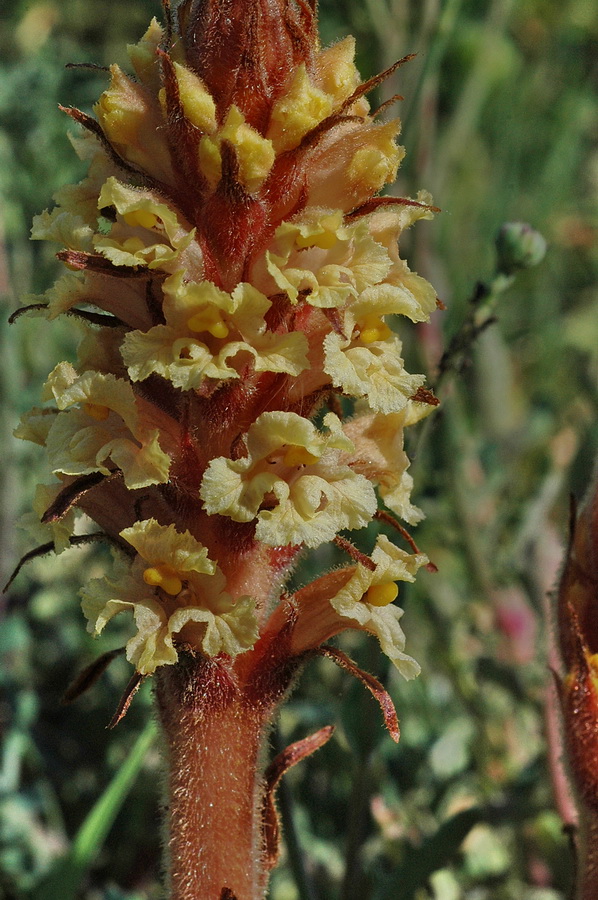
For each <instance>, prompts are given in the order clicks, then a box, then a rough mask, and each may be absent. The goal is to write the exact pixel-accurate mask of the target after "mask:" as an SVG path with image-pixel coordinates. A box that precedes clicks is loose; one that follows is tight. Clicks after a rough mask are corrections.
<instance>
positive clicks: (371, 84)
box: [341, 53, 417, 112]
mask: <svg viewBox="0 0 598 900" xmlns="http://www.w3.org/2000/svg"><path fill="white" fill-rule="evenodd" d="M415 56H417V54H416V53H408V54H407V56H403V57H402V59H398V60H397V61H396V62H395V63H393V64H392V66H389V67H388V69H384V71H383V72H380V73H379V74H378V75H373V76H372V77H371V78H368V80H367V81H364V82H363V83H362V84H360V85H359V86H358V87H356V88H355V90H354V91H353V93H352V94H351V96H350V97H347V99H346V100H345V102H344V103H343V105H342V106H341V112H345V110H347V109H349V108H350V107H351V106H352V105H353V104H354V103H355V101H356V100H359V98H360V97H363V95H364V94H369V92H370V91H373V90H374V88H377V87H378V85H380V84H382V82H383V81H386V79H387V78H390V76H391V75H393V74H394V73H395V72H396V70H397V69H400V68H401V66H404V65H405V63H408V62H409V61H410V60H412V59H413V58H414V57H415Z"/></svg>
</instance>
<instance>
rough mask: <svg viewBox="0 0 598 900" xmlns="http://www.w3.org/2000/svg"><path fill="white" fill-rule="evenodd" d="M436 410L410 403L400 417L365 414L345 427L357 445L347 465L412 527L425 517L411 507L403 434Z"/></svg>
mask: <svg viewBox="0 0 598 900" xmlns="http://www.w3.org/2000/svg"><path fill="white" fill-rule="evenodd" d="M433 409H434V406H432V405H430V404H427V403H418V402H414V401H412V400H409V401H408V402H407V405H406V406H405V408H404V409H403V410H402V411H401V412H400V413H391V414H390V415H382V414H380V413H371V411H368V412H362V413H361V415H358V416H356V417H355V418H354V419H352V420H351V421H350V422H348V423H347V424H346V425H345V426H344V431H345V434H346V435H347V436H348V437H350V438H351V440H352V441H353V443H354V445H355V450H354V452H353V453H351V454H348V455H347V458H346V459H345V460H344V461H345V462H347V464H348V465H350V466H351V468H352V469H353V471H355V472H359V473H360V474H361V475H364V476H365V477H366V478H368V479H369V480H370V481H372V482H373V483H374V484H377V485H378V489H379V492H380V496H381V497H382V499H383V500H384V503H385V504H386V506H387V507H388V508H389V509H391V510H392V511H393V512H394V513H396V515H398V516H399V517H400V518H401V519H404V520H405V521H406V522H409V524H410V525H415V524H417V523H418V522H420V521H421V519H422V518H423V513H422V511H421V510H420V509H418V507H417V506H414V505H413V504H412V503H411V488H412V486H413V479H412V478H411V475H409V473H408V471H407V469H408V468H409V457H408V456H407V454H406V453H405V451H404V449H403V432H404V429H405V428H406V427H407V426H408V425H412V424H414V423H415V422H417V421H419V420H420V419H422V418H424V417H425V416H427V415H429V413H431V412H432V410H433Z"/></svg>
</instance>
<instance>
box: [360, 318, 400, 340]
mask: <svg viewBox="0 0 598 900" xmlns="http://www.w3.org/2000/svg"><path fill="white" fill-rule="evenodd" d="M357 324H358V327H359V340H360V341H361V343H362V344H373V343H374V341H385V340H386V338H387V337H389V336H390V335H391V334H392V332H391V330H390V328H389V327H388V325H387V324H386V322H384V321H383V320H382V319H381V318H380V316H376V315H369V316H366V317H365V318H364V319H362V320H361V321H360V322H358V323H357Z"/></svg>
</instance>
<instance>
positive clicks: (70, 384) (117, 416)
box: [18, 363, 170, 488]
mask: <svg viewBox="0 0 598 900" xmlns="http://www.w3.org/2000/svg"><path fill="white" fill-rule="evenodd" d="M46 390H47V395H48V396H49V395H52V394H53V395H54V398H55V400H56V403H57V405H58V408H59V410H60V411H59V412H58V413H53V414H52V411H47V412H46V414H44V412H42V414H41V415H40V411H39V410H35V411H32V412H33V415H32V416H31V415H29V416H27V417H25V418H24V420H23V426H22V428H21V429H20V430H19V432H18V436H19V437H23V438H25V439H27V440H36V437H35V433H36V428H39V426H38V423H40V425H43V424H45V423H46V422H47V423H48V425H49V427H48V428H47V431H46V436H45V439H44V443H45V445H46V448H47V451H48V457H49V460H50V465H51V467H52V471H53V472H55V473H62V474H64V475H86V474H89V473H91V472H102V473H103V474H104V475H109V474H110V473H111V472H112V471H115V469H120V470H121V471H122V473H123V478H124V481H125V484H126V486H127V487H129V488H141V487H147V486H148V485H150V484H161V483H164V482H166V481H167V480H168V471H169V468H170V457H169V456H168V454H167V453H165V452H164V451H163V450H162V448H161V446H160V440H159V438H160V432H159V430H158V429H157V428H156V427H153V426H152V422H151V420H150V418H149V416H148V415H143V414H142V413H140V408H139V406H138V403H137V401H136V398H135V395H134V393H133V389H132V388H131V386H130V384H128V383H127V382H126V381H123V380H122V379H118V378H115V377H114V375H103V374H100V373H98V372H93V371H88V372H85V373H84V374H83V375H81V376H78V375H77V373H76V371H75V370H74V369H73V367H72V366H70V365H69V364H68V363H60V364H59V365H58V366H57V367H56V369H55V370H54V372H53V373H52V374H51V375H50V377H49V379H48V382H47V386H46ZM75 404H78V405H77V406H75ZM68 407H73V408H72V409H69V408H68ZM48 413H49V414H48ZM40 436H41V437H42V439H43V435H40ZM164 436H165V435H164V432H162V435H161V437H162V440H163V439H164ZM38 442H39V441H38Z"/></svg>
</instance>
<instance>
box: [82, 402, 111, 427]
mask: <svg viewBox="0 0 598 900" xmlns="http://www.w3.org/2000/svg"><path fill="white" fill-rule="evenodd" d="M83 409H84V411H85V412H86V413H87V415H88V416H91V418H92V419H95V420H96V421H97V422H105V421H106V419H107V418H108V416H109V415H110V409H109V407H108V406H102V405H101V404H100V403H84V404H83Z"/></svg>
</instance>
